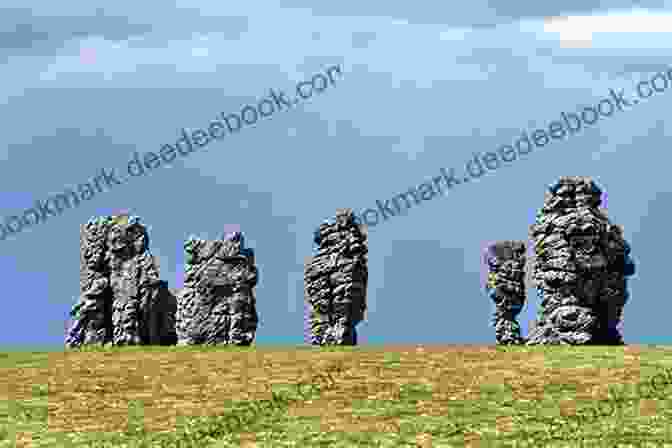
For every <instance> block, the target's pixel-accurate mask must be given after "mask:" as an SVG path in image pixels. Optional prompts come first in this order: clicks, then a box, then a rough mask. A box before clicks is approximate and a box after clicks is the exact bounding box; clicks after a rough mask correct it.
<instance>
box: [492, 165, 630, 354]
mask: <svg viewBox="0 0 672 448" xmlns="http://www.w3.org/2000/svg"><path fill="white" fill-rule="evenodd" d="M601 195H602V191H601V190H600V189H599V187H598V186H597V185H596V184H595V183H594V182H593V181H592V180H590V179H589V178H581V177H563V178H561V179H560V180H559V181H558V182H556V183H555V184H554V185H552V186H551V187H550V188H549V192H548V193H547V194H546V198H545V201H544V205H543V207H542V208H541V210H540V211H539V212H538V213H537V218H536V222H535V223H534V224H533V225H532V226H531V228H530V235H531V239H532V242H533V245H534V251H535V263H534V282H535V285H536V289H537V295H538V297H539V299H540V301H541V309H540V311H539V314H538V318H537V320H536V322H535V326H534V328H533V329H531V330H530V333H529V335H528V337H527V338H526V339H524V340H522V341H520V342H524V343H525V344H527V345H536V344H569V345H587V344H591V345H620V344H623V339H622V336H621V335H620V333H619V331H618V329H617V326H618V324H619V322H620V320H621V318H622V313H623V307H624V305H625V303H626V302H627V300H628V298H629V293H628V289H627V277H628V276H631V275H633V274H634V272H635V265H634V262H633V260H632V258H631V257H630V246H629V245H628V243H627V242H626V241H625V240H624V238H623V230H622V228H621V227H620V226H617V225H614V224H612V223H611V222H610V221H609V219H608V218H607V216H606V212H605V211H604V210H602V209H600V208H599V206H600V204H601ZM502 245H503V246H506V244H500V246H502ZM517 247H518V248H519V249H520V246H517ZM520 250H522V251H523V254H524V245H523V248H522V249H520ZM522 256H524V255H522ZM509 258H510V257H509ZM513 258H516V257H513ZM493 259H494V260H500V259H504V260H506V259H508V258H507V257H506V256H505V257H493ZM516 260H517V262H513V265H515V266H516V268H515V270H513V271H509V270H508V268H507V269H506V272H507V273H508V272H511V273H515V274H513V277H514V279H513V280H512V277H511V275H509V276H507V275H502V274H500V272H501V269H502V268H499V267H498V266H499V264H501V262H499V264H497V263H494V264H493V268H492V269H493V271H494V272H495V275H493V277H492V278H493V280H492V282H489V284H488V287H487V291H488V293H489V295H490V298H491V299H492V300H496V299H497V300H500V301H501V300H502V299H500V298H499V297H498V296H497V294H496V293H495V292H494V291H495V290H496V286H497V285H498V284H499V283H498V282H501V280H500V279H502V278H505V279H506V281H505V284H506V285H516V286H515V287H513V289H515V288H518V287H520V285H521V283H520V277H519V274H520V272H519V271H520V269H521V264H520V263H521V259H520V258H519V257H518V258H516ZM522 263H524V259H523V261H522ZM509 289H510V288H509ZM503 296H505V297H514V298H509V302H512V303H514V305H513V307H512V306H510V305H508V303H509V302H505V303H507V305H505V306H499V308H498V314H497V316H496V319H497V324H498V325H499V326H498V327H497V342H498V343H502V344H505V343H517V342H511V341H514V340H517V339H516V336H515V331H516V330H515V329H516V328H517V324H515V325H514V324H511V323H510V318H511V317H510V316H511V313H512V312H513V315H514V316H515V314H517V313H516V309H518V306H519V305H518V302H519V300H517V299H516V298H515V297H517V296H515V295H512V296H506V295H503ZM498 303H499V302H498ZM521 303H522V302H521ZM507 313H508V314H507Z"/></svg>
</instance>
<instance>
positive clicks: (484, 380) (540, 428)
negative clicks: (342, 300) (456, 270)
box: [0, 346, 672, 448]
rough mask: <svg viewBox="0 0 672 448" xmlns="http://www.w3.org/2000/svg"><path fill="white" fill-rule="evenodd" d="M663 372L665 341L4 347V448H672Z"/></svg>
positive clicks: (670, 390)
mask: <svg viewBox="0 0 672 448" xmlns="http://www.w3.org/2000/svg"><path fill="white" fill-rule="evenodd" d="M665 369H670V372H672V350H671V349H670V348H667V347H662V346H658V347H656V346H628V347H505V348H504V347H494V346H425V347H422V348H418V347H410V346H408V347H398V346H397V347H385V346H377V347H376V346H373V347H366V346H362V347H356V348H352V347H344V348H322V349H319V348H300V347H284V348H283V347H277V348H272V349H268V348H260V347H251V348H245V349H240V348H230V347H128V348H86V349H83V350H81V351H72V352H62V351H61V352H3V353H0V371H1V372H0V373H1V375H0V378H1V379H0V400H1V401H0V448H4V447H14V446H16V447H70V446H72V447H80V446H81V447H101V448H102V447H208V446H211V447H239V446H246V447H253V446H256V447H282V446H288V447H289V446H296V447H302V448H303V447H343V448H346V447H347V448H352V447H462V446H474V447H476V446H478V447H488V446H493V447H500V446H501V447H504V446H510V447H546V446H549V447H565V446H573V447H579V446H585V447H593V446H594V447H600V446H603V447H610V448H611V447H615V446H623V447H625V446H637V447H639V446H642V447H643V446H655V447H661V446H672V428H671V427H670V422H672V383H671V384H669V385H668V386H667V388H666V389H665V390H659V391H658V392H656V394H655V396H654V397H649V398H648V399H646V398H642V397H639V396H638V395H637V393H636V392H635V389H634V388H633V387H632V386H633V385H635V384H636V383H641V382H646V381H648V380H649V378H651V377H652V376H654V375H655V374H656V373H660V372H662V371H664V370H665ZM327 372H328V375H327ZM318 373H324V374H325V377H324V379H323V380H322V381H321V382H322V385H321V386H320V385H319V384H318V383H319V382H316V375H317V374H318ZM327 377H328V379H327ZM669 378H670V381H672V376H670V377H669ZM311 380H313V383H312V385H311V384H310V383H311ZM302 382H303V383H304V384H306V386H303V387H302V388H301V389H298V388H297V385H298V384H299V383H302ZM658 383H659V384H660V382H658ZM619 385H622V386H619ZM613 387H626V388H627V393H626V394H625V401H623V402H622V403H620V404H619V405H618V406H616V405H615V402H613V400H612V399H611V398H609V396H608V395H607V391H608V389H609V388H613ZM610 403H611V405H610ZM598 405H599V406H601V408H602V409H610V407H609V406H612V407H613V408H614V410H615V411H614V413H613V415H605V416H599V415H598V416H595V415H591V414H589V411H588V410H589V409H591V408H595V407H596V406H598ZM647 443H648V444H647Z"/></svg>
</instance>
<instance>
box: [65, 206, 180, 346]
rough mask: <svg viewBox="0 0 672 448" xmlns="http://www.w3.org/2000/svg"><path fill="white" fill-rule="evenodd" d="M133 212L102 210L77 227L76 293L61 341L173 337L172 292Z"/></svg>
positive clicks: (157, 341)
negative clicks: (99, 215) (105, 212)
mask: <svg viewBox="0 0 672 448" xmlns="http://www.w3.org/2000/svg"><path fill="white" fill-rule="evenodd" d="M139 221H140V220H139V218H138V217H129V216H128V215H119V216H107V217H102V218H98V219H96V220H91V221H89V222H88V223H87V224H86V225H85V226H82V227H81V229H80V297H79V300H78V302H77V303H76V304H75V306H74V307H73V308H72V310H71V312H70V315H71V317H73V318H74V322H73V324H72V326H71V327H70V329H69V330H68V333H67V335H66V340H65V345H66V347H78V346H81V345H87V344H107V343H112V344H114V345H138V344H152V345H158V344H164V345H170V344H174V343H175V342H176V335H175V327H174V315H175V311H176V298H175V297H174V295H172V294H171V293H170V291H169V290H168V288H167V284H166V282H164V281H161V280H160V278H159V272H158V265H157V263H156V261H155V259H154V257H153V256H152V254H151V253H150V251H149V237H148V235H147V230H146V228H145V227H144V226H143V225H142V224H140V222H139Z"/></svg>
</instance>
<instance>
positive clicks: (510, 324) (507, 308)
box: [485, 241, 526, 345]
mask: <svg viewBox="0 0 672 448" xmlns="http://www.w3.org/2000/svg"><path fill="white" fill-rule="evenodd" d="M525 250H526V246H525V243H524V242H520V241H502V242H499V243H495V244H493V245H491V246H489V247H488V248H487V251H486V255H485V263H486V265H487V267H488V281H487V284H486V286H485V289H486V293H487V294H488V297H490V299H491V300H492V301H493V302H494V304H495V315H494V318H493V324H494V326H495V334H496V338H497V343H498V344H501V345H510V344H521V343H522V342H523V338H522V336H521V334H520V325H519V324H518V321H516V316H518V314H519V313H520V311H521V310H522V309H523V305H524V304H525V295H526V291H525Z"/></svg>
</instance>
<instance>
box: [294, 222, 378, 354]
mask: <svg viewBox="0 0 672 448" xmlns="http://www.w3.org/2000/svg"><path fill="white" fill-rule="evenodd" d="M313 242H314V244H315V245H316V246H315V248H314V252H315V253H314V256H313V257H311V258H310V259H309V260H308V261H307V263H306V267H305V271H304V283H305V300H306V307H307V308H306V318H308V319H309V321H310V324H309V328H308V325H306V330H307V331H306V333H309V334H306V338H307V339H309V340H310V343H311V344H313V345H356V344H357V331H356V325H357V324H359V323H360V322H361V321H362V319H363V317H364V311H365V309H366V291H367V289H366V288H367V283H368V264H367V260H368V244H367V238H366V231H365V229H364V227H363V226H362V225H361V224H360V223H359V222H358V220H357V218H356V217H355V215H354V214H353V213H352V210H350V209H342V210H338V211H337V213H336V219H335V220H334V221H329V220H327V221H325V222H324V223H322V224H321V225H320V227H319V228H318V229H316V230H315V232H314V235H313Z"/></svg>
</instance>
